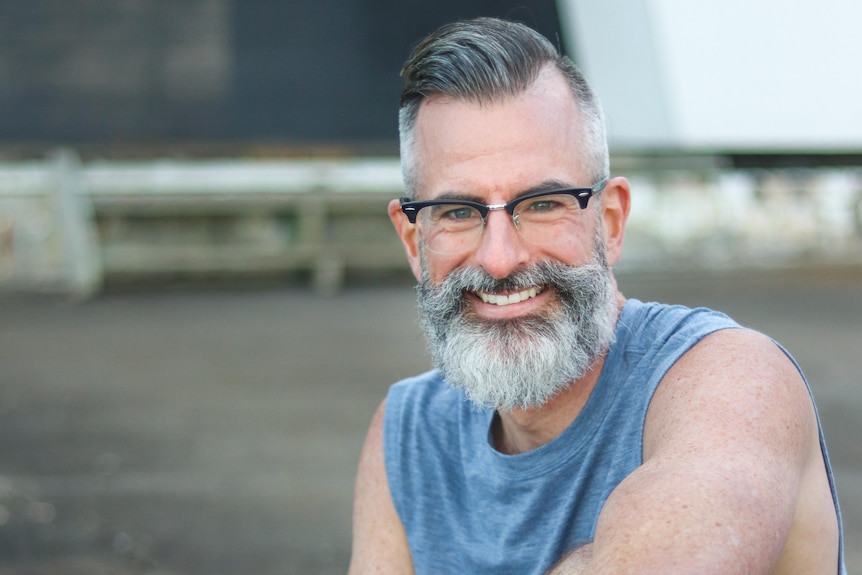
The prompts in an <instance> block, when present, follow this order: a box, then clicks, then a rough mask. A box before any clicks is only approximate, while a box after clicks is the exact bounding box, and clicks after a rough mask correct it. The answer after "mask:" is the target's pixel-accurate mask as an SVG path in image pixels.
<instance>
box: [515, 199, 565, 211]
mask: <svg viewBox="0 0 862 575" xmlns="http://www.w3.org/2000/svg"><path fill="white" fill-rule="evenodd" d="M561 207H563V206H562V204H561V203H560V202H559V201H556V200H555V199H551V198H542V199H539V200H535V201H532V202H528V203H527V205H525V206H524V209H526V210H529V211H531V212H549V211H552V210H556V209H559V208H561Z"/></svg>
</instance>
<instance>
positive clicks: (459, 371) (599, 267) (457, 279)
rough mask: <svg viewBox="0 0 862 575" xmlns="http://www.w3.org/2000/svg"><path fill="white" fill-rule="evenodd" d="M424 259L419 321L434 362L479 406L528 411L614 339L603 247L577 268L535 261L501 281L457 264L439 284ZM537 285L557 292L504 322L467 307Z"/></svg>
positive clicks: (581, 373)
mask: <svg viewBox="0 0 862 575" xmlns="http://www.w3.org/2000/svg"><path fill="white" fill-rule="evenodd" d="M424 270H427V266H424V265H423V279H422V281H421V282H420V284H419V286H418V287H417V292H418V300H419V315H420V324H421V326H422V329H423V330H424V331H425V335H426V338H427V340H428V347H429V351H430V353H431V356H432V358H433V360H434V363H435V365H436V367H437V368H438V369H439V370H440V372H441V373H442V374H443V377H444V378H445V379H446V380H447V381H448V382H449V383H450V384H451V385H453V386H456V387H459V388H461V389H462V390H463V391H464V392H465V394H466V395H467V397H468V399H470V400H471V401H472V402H473V403H475V404H476V405H478V406H480V407H485V408H493V409H497V410H512V409H528V408H531V407H538V406H541V405H544V404H545V403H547V402H548V401H549V400H550V399H551V398H553V397H554V396H556V395H557V394H559V393H560V392H561V391H562V390H563V389H565V388H566V387H568V386H569V385H570V384H571V383H572V382H574V381H576V380H578V379H580V378H582V377H583V376H584V375H585V374H586V373H587V372H588V371H589V369H590V368H591V367H592V366H593V365H595V363H596V362H597V361H598V360H599V359H600V358H601V357H602V356H603V355H604V354H605V353H606V352H607V350H608V349H609V348H610V346H611V344H612V343H613V341H614V332H615V328H616V319H617V314H618V309H617V302H616V298H615V289H614V283H613V280H612V279H611V277H610V272H609V269H608V266H607V263H606V258H605V252H604V247H603V246H601V245H598V246H596V250H595V254H594V257H593V261H592V262H591V263H588V264H586V265H583V266H580V267H571V266H567V265H564V264H560V263H555V262H550V261H541V262H539V263H537V264H535V265H533V266H531V267H529V268H526V269H523V270H519V271H517V272H515V273H513V274H512V275H510V276H509V277H506V278H504V279H502V280H495V279H494V278H493V277H491V276H490V275H489V274H488V273H487V272H484V271H483V270H480V269H477V268H458V269H456V270H454V271H453V272H452V273H450V274H449V275H448V276H447V277H446V279H445V280H444V281H443V282H442V283H441V284H440V285H438V286H433V285H431V282H430V280H429V278H428V275H427V271H424ZM533 286H541V287H542V288H543V289H544V291H545V292H551V294H550V295H552V296H555V299H553V300H552V301H551V303H550V304H549V306H548V308H547V310H546V311H544V312H543V313H542V314H538V315H530V316H524V317H519V318H515V319H509V320H490V319H486V318H482V317H479V316H478V315H477V314H475V313H473V312H472V311H471V310H470V308H469V305H468V303H467V298H468V297H475V296H473V292H477V291H487V292H501V291H521V290H524V289H529V288H530V287H533Z"/></svg>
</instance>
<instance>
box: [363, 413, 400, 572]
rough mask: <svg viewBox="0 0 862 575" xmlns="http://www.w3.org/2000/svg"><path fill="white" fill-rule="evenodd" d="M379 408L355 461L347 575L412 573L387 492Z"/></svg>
mask: <svg viewBox="0 0 862 575" xmlns="http://www.w3.org/2000/svg"><path fill="white" fill-rule="evenodd" d="M384 411H385V402H383V403H381V404H380V407H378V409H377V412H376V413H375V414H374V418H373V420H372V421H371V426H370V427H369V429H368V434H367V436H366V438H365V444H364V445H363V447H362V453H361V455H360V457H359V470H358V472H357V475H356V488H355V493H354V501H353V552H352V556H351V559H350V570H349V573H350V575H361V574H365V573H386V574H402V573H403V574H408V573H413V572H414V571H413V562H412V560H411V558H410V550H409V548H408V546H407V537H406V535H405V534H404V527H403V526H402V524H401V520H400V519H399V518H398V514H397V512H396V511H395V506H394V505H393V503H392V496H391V495H390V492H389V484H388V482H387V480H386V465H385V461H384V455H383V414H384Z"/></svg>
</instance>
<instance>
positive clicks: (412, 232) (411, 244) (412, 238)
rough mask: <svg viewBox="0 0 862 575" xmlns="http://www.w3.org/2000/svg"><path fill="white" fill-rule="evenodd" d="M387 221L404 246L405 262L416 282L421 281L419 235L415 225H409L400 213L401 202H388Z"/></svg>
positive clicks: (408, 221)
mask: <svg viewBox="0 0 862 575" xmlns="http://www.w3.org/2000/svg"><path fill="white" fill-rule="evenodd" d="M389 219H390V220H392V225H393V226H395V231H396V232H398V237H400V238H401V243H403V244H404V250H405V251H406V252H407V261H408V263H409V264H410V269H411V270H412V271H413V275H414V276H416V280H417V281H421V280H422V262H421V260H420V258H419V234H418V232H417V231H416V225H415V224H411V223H410V220H408V219H407V216H406V215H404V212H402V211H401V202H399V201H398V200H392V201H391V202H389Z"/></svg>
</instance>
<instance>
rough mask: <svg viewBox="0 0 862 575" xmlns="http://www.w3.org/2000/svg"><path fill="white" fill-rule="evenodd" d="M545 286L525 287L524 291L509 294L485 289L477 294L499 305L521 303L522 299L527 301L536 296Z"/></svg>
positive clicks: (484, 299)
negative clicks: (489, 291) (490, 291)
mask: <svg viewBox="0 0 862 575" xmlns="http://www.w3.org/2000/svg"><path fill="white" fill-rule="evenodd" d="M544 289H545V288H544V287H542V286H538V287H537V286H534V287H531V288H529V289H525V290H523V291H519V292H514V293H509V294H496V293H488V292H484V291H479V292H476V295H477V296H479V298H480V299H481V300H482V301H483V302H485V303H490V304H495V305H498V306H504V305H510V304H513V303H520V302H522V301H526V300H528V299H531V298H534V297H536V296H537V295H539V294H540V293H542V291H543V290H544Z"/></svg>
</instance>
